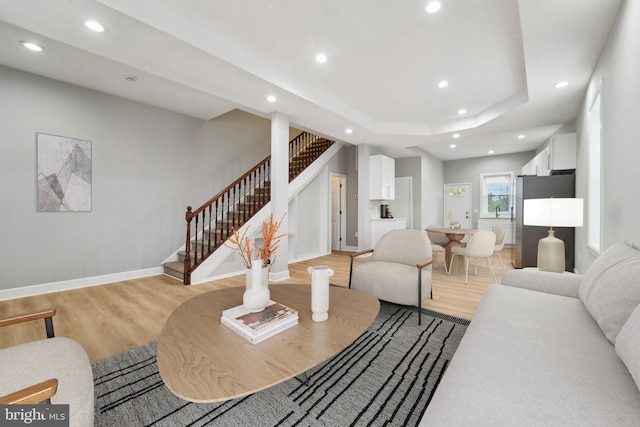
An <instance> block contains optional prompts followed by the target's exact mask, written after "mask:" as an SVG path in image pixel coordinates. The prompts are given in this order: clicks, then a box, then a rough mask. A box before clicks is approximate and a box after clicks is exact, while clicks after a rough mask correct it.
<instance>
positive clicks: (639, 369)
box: [616, 305, 640, 389]
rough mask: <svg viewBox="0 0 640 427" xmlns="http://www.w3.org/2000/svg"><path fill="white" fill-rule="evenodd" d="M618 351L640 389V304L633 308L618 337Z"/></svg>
mask: <svg viewBox="0 0 640 427" xmlns="http://www.w3.org/2000/svg"><path fill="white" fill-rule="evenodd" d="M616 353H618V356H620V359H622V361H623V362H624V364H625V366H626V367H627V369H628V370H629V372H630V373H631V376H632V377H633V379H634V380H635V382H636V385H637V386H638V388H639V389H640V305H639V306H637V307H636V309H635V310H633V313H631V316H629V319H628V320H627V323H625V324H624V326H623V327H622V329H620V333H619V334H618V337H617V338H616Z"/></svg>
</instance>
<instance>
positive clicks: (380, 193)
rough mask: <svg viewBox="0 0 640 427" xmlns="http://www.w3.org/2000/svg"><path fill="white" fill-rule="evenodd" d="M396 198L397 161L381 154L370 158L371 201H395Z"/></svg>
mask: <svg viewBox="0 0 640 427" xmlns="http://www.w3.org/2000/svg"><path fill="white" fill-rule="evenodd" d="M395 198H396V163H395V160H394V159H392V158H390V157H387V156H383V155H381V154H376V155H375V156H369V200H394V199H395Z"/></svg>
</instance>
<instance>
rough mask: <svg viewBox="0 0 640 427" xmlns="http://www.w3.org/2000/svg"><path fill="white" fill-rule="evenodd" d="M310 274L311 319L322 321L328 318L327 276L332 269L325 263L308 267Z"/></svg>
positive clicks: (331, 273)
mask: <svg viewBox="0 0 640 427" xmlns="http://www.w3.org/2000/svg"><path fill="white" fill-rule="evenodd" d="M307 271H308V272H309V274H311V312H312V314H311V319H312V320H313V321H314V322H324V321H326V320H327V319H328V318H329V277H331V276H333V270H332V269H330V268H329V267H328V266H326V265H319V266H317V267H309V268H308V269H307Z"/></svg>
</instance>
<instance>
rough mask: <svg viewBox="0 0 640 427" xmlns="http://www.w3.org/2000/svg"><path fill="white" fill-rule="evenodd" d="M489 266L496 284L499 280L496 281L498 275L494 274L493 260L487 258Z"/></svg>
mask: <svg viewBox="0 0 640 427" xmlns="http://www.w3.org/2000/svg"><path fill="white" fill-rule="evenodd" d="M487 264H489V269H490V270H491V274H492V275H493V283H496V282H497V281H498V280H497V279H496V273H494V272H493V264H491V259H489V258H487Z"/></svg>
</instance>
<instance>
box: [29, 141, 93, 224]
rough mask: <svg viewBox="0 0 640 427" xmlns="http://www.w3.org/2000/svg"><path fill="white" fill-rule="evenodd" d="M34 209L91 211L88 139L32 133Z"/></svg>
mask: <svg viewBox="0 0 640 427" xmlns="http://www.w3.org/2000/svg"><path fill="white" fill-rule="evenodd" d="M36 146H37V169H38V170H37V182H38V196H37V204H38V212H91V208H92V207H91V190H92V157H91V141H87V140H84V139H77V138H71V137H65V136H57V135H49V134H46V133H37V134H36Z"/></svg>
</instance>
